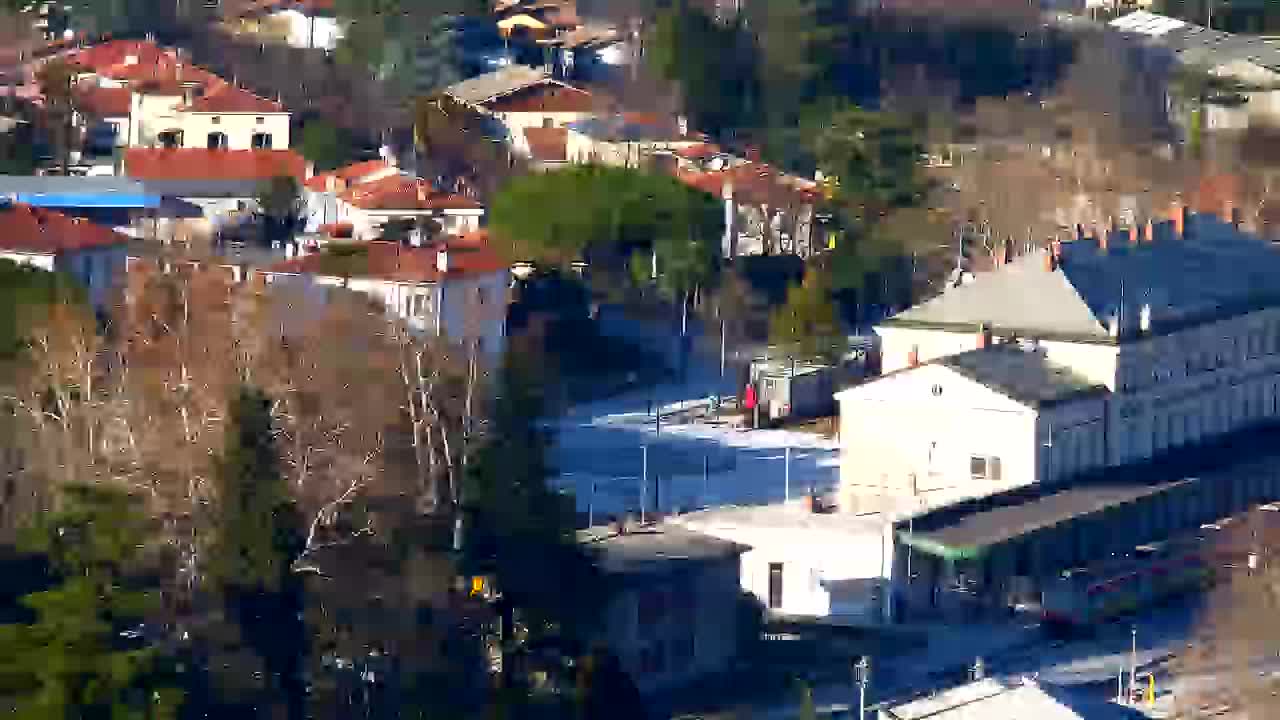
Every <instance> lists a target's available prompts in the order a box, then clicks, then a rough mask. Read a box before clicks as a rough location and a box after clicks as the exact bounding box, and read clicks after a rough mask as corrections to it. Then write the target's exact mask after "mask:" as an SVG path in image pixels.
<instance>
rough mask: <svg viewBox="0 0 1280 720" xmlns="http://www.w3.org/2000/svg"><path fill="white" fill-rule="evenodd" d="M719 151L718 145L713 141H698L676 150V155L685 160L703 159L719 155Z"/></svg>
mask: <svg viewBox="0 0 1280 720" xmlns="http://www.w3.org/2000/svg"><path fill="white" fill-rule="evenodd" d="M721 152H722V151H721V150H720V146H719V145H716V144H714V143H698V144H697V145H690V146H689V147H682V148H680V149H679V150H676V155H678V156H680V157H682V158H684V159H686V160H705V159H706V158H709V157H714V156H716V155H719V154H720V153H721Z"/></svg>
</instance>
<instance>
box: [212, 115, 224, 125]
mask: <svg viewBox="0 0 1280 720" xmlns="http://www.w3.org/2000/svg"><path fill="white" fill-rule="evenodd" d="M209 122H211V123H213V124H214V125H221V124H222V118H221V117H218V116H217V115H214V116H213V119H212V120H210V121H209Z"/></svg>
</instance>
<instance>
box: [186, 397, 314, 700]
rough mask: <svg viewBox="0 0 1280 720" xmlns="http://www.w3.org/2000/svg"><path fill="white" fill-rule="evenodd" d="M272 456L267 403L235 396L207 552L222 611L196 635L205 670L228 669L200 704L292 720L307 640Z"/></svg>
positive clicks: (295, 529)
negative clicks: (213, 530) (237, 707)
mask: <svg viewBox="0 0 1280 720" xmlns="http://www.w3.org/2000/svg"><path fill="white" fill-rule="evenodd" d="M278 457H279V456H278V454H277V452H276V449H275V441H274V434H273V432H272V422H271V416H270V414H269V411H268V400H267V398H266V397H265V396H263V395H262V394H261V393H260V392H258V391H255V390H251V389H247V388H244V389H241V390H240V392H239V394H238V395H237V397H236V399H235V402H234V404H233V405H232V409H231V417H230V423H229V424H228V427H227V433H226V445H225V448H224V450H223V454H222V460H221V463H220V465H219V470H218V473H217V481H218V502H217V505H216V510H215V512H216V513H217V518H216V522H215V524H214V527H215V528H216V530H217V538H216V540H215V542H214V546H213V548H212V550H211V552H210V568H209V576H210V579H211V580H212V581H213V583H214V588H215V589H216V591H217V593H218V595H219V596H220V599H221V601H222V602H221V606H222V607H221V612H215V613H213V614H212V616H211V617H212V618H213V622H211V623H210V624H209V625H207V626H206V628H205V632H204V633H202V634H201V635H200V636H199V637H198V638H197V646H198V647H199V648H200V650H199V654H200V655H203V656H205V658H206V664H207V665H208V666H209V667H211V668H215V669H216V668H217V667H218V666H219V665H222V666H226V665H228V664H229V663H227V662H226V658H228V657H230V658H233V659H234V660H235V663H234V665H231V667H230V668H229V669H228V670H226V671H224V672H220V673H217V675H219V676H220V682H219V683H218V685H219V686H220V687H221V691H215V692H214V693H212V696H211V697H204V698H201V700H202V703H204V704H211V705H215V706H226V705H228V704H231V705H233V706H235V705H241V706H246V705H247V706H253V707H257V708H273V709H274V710H273V712H272V713H271V714H272V715H275V714H276V712H279V713H282V714H283V717H287V718H289V720H300V718H301V717H303V713H304V708H305V705H304V703H305V696H304V691H303V687H302V683H303V680H302V671H303V668H304V667H305V662H306V656H307V642H306V629H305V627H304V625H303V622H302V609H303V599H302V585H301V581H300V580H299V578H298V577H297V576H296V574H295V573H294V571H293V562H294V560H295V558H297V557H298V554H299V553H300V552H301V551H302V543H303V529H302V527H301V521H300V519H299V517H298V515H297V510H296V508H295V506H294V503H293V501H292V499H291V498H290V495H289V491H288V488H287V487H286V485H285V480H284V478H283V476H282V475H281V474H280V470H279V468H278V467H277V463H278ZM219 661H221V662H219ZM257 668H261V669H260V670H257ZM255 670H256V673H255ZM259 678H260V679H259Z"/></svg>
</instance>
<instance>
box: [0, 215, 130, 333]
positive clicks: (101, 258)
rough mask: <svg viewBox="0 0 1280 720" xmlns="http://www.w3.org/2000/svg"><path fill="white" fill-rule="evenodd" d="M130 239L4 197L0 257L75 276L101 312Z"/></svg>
mask: <svg viewBox="0 0 1280 720" xmlns="http://www.w3.org/2000/svg"><path fill="white" fill-rule="evenodd" d="M128 240H129V239H128V238H127V237H125V236H124V235H121V234H120V233H117V232H115V231H113V230H111V229H110V228H108V227H104V226H102V225H98V224H96V223H92V222H89V221H88V220H85V219H83V218H73V217H68V216H66V215H63V214H62V213H57V212H53V211H52V210H45V209H43V208H36V207H32V206H30V205H25V204H22V203H16V202H12V201H9V200H5V199H0V258H4V259H5V260H10V261H13V262H16V263H19V264H22V265H32V266H34V267H38V268H41V269H43V270H48V271H49V272H62V273H66V274H67V275H69V276H71V277H74V278H75V279H76V280H78V281H79V282H80V284H81V285H83V286H84V288H85V289H86V291H87V292H88V296H89V301H90V302H91V303H92V304H93V306H94V307H95V308H98V309H103V308H105V307H106V306H107V305H108V304H109V303H110V302H111V293H112V291H113V290H115V289H116V288H117V287H118V285H119V283H120V280H121V277H122V274H123V273H124V270H125V263H126V261H127V257H128V246H127V243H128Z"/></svg>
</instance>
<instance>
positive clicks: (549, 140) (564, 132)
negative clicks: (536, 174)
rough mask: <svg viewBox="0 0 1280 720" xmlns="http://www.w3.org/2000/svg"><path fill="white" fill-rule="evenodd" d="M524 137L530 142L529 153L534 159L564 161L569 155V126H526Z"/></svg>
mask: <svg viewBox="0 0 1280 720" xmlns="http://www.w3.org/2000/svg"><path fill="white" fill-rule="evenodd" d="M524 139H525V140H527V141H528V143H529V155H530V156H532V157H533V159H534V160H540V161H542V162H564V161H565V160H567V159H568V157H569V151H568V146H569V130H568V129H567V128H540V127H531V128H525V129H524Z"/></svg>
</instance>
